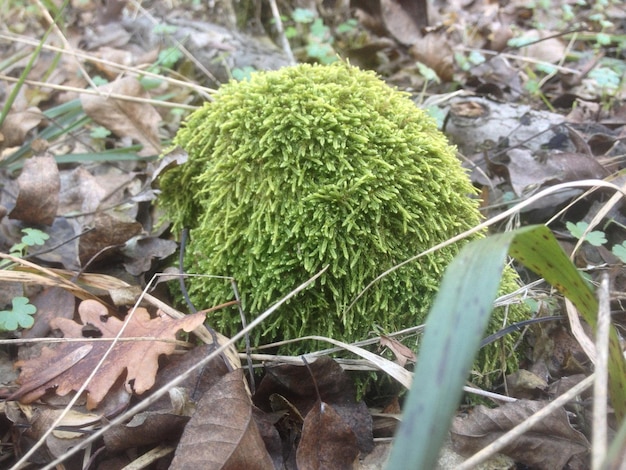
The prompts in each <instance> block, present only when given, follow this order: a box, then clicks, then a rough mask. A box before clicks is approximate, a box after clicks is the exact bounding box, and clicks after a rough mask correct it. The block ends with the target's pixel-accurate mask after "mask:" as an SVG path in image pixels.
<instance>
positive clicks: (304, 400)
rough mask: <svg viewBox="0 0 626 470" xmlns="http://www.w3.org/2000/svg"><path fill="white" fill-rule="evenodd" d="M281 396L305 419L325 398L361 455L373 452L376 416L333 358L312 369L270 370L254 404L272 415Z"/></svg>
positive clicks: (278, 367)
mask: <svg viewBox="0 0 626 470" xmlns="http://www.w3.org/2000/svg"><path fill="white" fill-rule="evenodd" d="M314 380H315V383H316V384H317V389H316V387H315V384H314V383H313V381H314ZM318 390H319V396H318V393H317V391H318ZM278 395H280V396H281V397H282V400H284V401H285V402H287V403H289V404H290V405H291V406H293V407H295V408H296V409H297V411H298V412H299V413H300V415H301V416H304V417H305V418H306V416H307V414H308V413H309V412H310V410H311V409H312V408H313V407H314V406H316V404H317V402H318V400H319V399H320V398H321V400H322V401H323V402H324V403H327V404H329V405H331V406H332V407H333V409H334V410H335V412H337V413H338V414H339V415H340V416H341V418H342V419H343V421H344V422H345V423H347V424H348V426H350V428H351V430H352V432H353V433H354V434H355V436H356V438H357V444H358V446H359V449H360V450H361V452H362V453H364V454H366V453H368V452H370V451H371V450H372V448H373V437H372V417H371V415H370V413H369V411H368V409H367V407H366V405H365V403H363V402H362V401H361V402H357V401H356V391H355V387H354V384H353V382H352V380H351V379H350V377H349V376H348V375H347V374H346V372H345V371H344V370H343V369H342V368H341V366H340V365H339V364H337V363H336V362H335V361H334V360H333V359H331V358H329V357H320V358H318V359H316V360H315V362H312V363H311V364H309V367H305V366H294V365H281V366H276V367H268V368H267V373H266V374H265V376H264V377H263V380H262V381H261V383H260V384H259V387H258V388H257V392H256V394H255V395H254V397H253V400H254V403H255V404H256V405H257V406H258V407H259V408H260V409H262V410H264V411H267V412H270V411H272V409H273V408H272V404H271V402H272V397H273V396H274V397H276V396H278Z"/></svg>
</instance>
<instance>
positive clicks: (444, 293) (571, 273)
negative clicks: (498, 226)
mask: <svg viewBox="0 0 626 470" xmlns="http://www.w3.org/2000/svg"><path fill="white" fill-rule="evenodd" d="M507 252H508V253H509V254H511V255H512V256H514V257H516V258H517V259H518V260H519V261H520V262H522V263H523V264H525V265H526V266H527V267H528V268H529V269H531V270H533V271H535V272H536V273H537V274H539V275H541V276H542V277H544V278H545V279H546V281H548V282H549V283H551V284H552V285H554V287H556V288H557V289H558V290H559V291H560V292H561V293H562V294H563V295H565V296H566V297H567V298H569V299H570V300H571V301H572V303H573V304H574V305H575V306H576V307H577V308H578V309H579V311H580V312H581V314H582V315H583V316H584V318H585V320H586V321H587V322H588V323H589V324H590V325H592V326H595V324H596V315H597V310H598V303H597V300H596V298H595V297H594V294H593V291H592V289H591V287H590V285H589V284H588V283H587V282H586V281H585V279H584V278H583V277H582V276H581V275H580V273H579V272H578V270H577V269H576V267H575V266H574V265H573V264H572V262H571V261H570V260H569V258H568V257H567V255H566V254H565V252H564V251H563V250H562V248H561V247H560V245H559V244H558V242H557V241H556V239H555V238H554V236H553V235H552V233H551V232H550V230H549V229H548V228H547V227H545V226H531V227H524V228H521V229H518V230H515V231H512V232H507V233H502V234H498V235H494V236H490V237H488V238H485V239H482V240H477V241H474V242H472V243H470V244H468V245H466V246H465V247H464V248H463V249H462V250H461V252H460V253H459V255H458V256H457V257H456V258H455V260H454V261H453V262H452V263H451V264H450V265H449V266H448V269H447V270H446V273H445V276H444V278H443V280H442V284H441V288H440V291H439V294H438V295H437V298H436V299H435V302H434V304H433V307H432V309H431V312H430V314H429V316H428V318H427V320H426V328H425V332H424V338H423V341H422V344H421V346H420V356H419V361H418V364H417V369H416V371H415V378H414V380H413V385H412V387H411V390H410V392H409V396H408V399H407V402H406V408H405V411H404V414H403V421H402V424H401V426H400V428H399V429H398V433H397V435H396V441H395V443H394V447H393V450H392V453H391V456H390V460H389V463H388V469H393V470H395V469H407V468H416V469H425V468H434V466H435V463H436V461H437V457H438V455H439V449H440V448H441V445H442V443H443V440H444V438H445V436H446V433H447V431H448V428H449V425H450V421H451V419H452V417H453V416H454V413H455V411H456V409H457V407H458V404H459V401H460V399H461V396H462V393H463V392H462V387H463V384H464V382H465V379H466V378H467V376H468V374H469V372H470V369H471V366H472V362H473V359H474V357H475V354H476V352H477V351H478V348H479V344H480V341H481V338H482V336H483V334H484V331H485V329H486V326H487V323H488V320H489V316H490V313H491V310H492V305H493V301H494V299H495V297H496V295H497V291H498V286H499V282H500V277H501V274H502V270H503V266H504V263H505V260H506V255H507ZM609 375H610V392H611V401H612V404H613V407H614V409H615V411H616V413H617V415H618V417H619V418H620V419H622V418H623V416H624V412H625V411H626V410H625V409H624V408H625V407H626V363H625V361H624V358H623V356H622V354H621V348H619V342H618V341H617V335H616V332H615V330H614V329H612V331H611V343H610V357H609Z"/></svg>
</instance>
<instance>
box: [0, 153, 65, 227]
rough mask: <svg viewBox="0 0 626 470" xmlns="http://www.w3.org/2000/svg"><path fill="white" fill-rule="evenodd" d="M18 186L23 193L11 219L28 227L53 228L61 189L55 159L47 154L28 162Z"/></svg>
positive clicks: (18, 199) (30, 159) (18, 197)
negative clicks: (38, 225)
mask: <svg viewBox="0 0 626 470" xmlns="http://www.w3.org/2000/svg"><path fill="white" fill-rule="evenodd" d="M17 184H18V186H19V193H18V195H17V201H16V202H15V207H14V208H13V210H12V211H11V213H10V214H9V217H10V218H12V219H18V220H21V221H22V222H24V223H26V224H44V225H51V224H52V222H53V221H54V218H55V217H56V214H57V208H58V206H59V189H60V188H61V180H60V178H59V169H58V167H57V163H56V161H55V159H54V157H53V156H52V155H51V154H48V153H46V154H44V155H42V156H38V157H31V158H29V159H28V160H26V161H25V162H24V167H23V168H22V173H21V174H20V176H19V177H18V179H17Z"/></svg>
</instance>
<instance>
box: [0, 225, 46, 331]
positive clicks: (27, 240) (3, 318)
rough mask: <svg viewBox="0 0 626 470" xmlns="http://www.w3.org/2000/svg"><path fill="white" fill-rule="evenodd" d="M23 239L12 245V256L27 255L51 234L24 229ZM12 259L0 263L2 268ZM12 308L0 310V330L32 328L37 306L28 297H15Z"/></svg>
mask: <svg viewBox="0 0 626 470" xmlns="http://www.w3.org/2000/svg"><path fill="white" fill-rule="evenodd" d="M22 233H23V234H24V235H23V236H22V239H21V240H20V242H19V243H16V244H15V245H13V246H12V247H11V249H10V250H9V253H10V254H11V255H12V256H15V257H18V258H21V257H23V256H26V254H27V253H28V249H29V248H30V247H32V246H37V245H38V246H41V245H43V244H44V243H45V242H46V240H47V239H48V238H50V236H49V235H48V234H47V233H45V232H42V231H41V230H39V229H36V228H24V229H22ZM10 264H11V263H10V261H5V262H4V263H2V264H0V268H2V269H4V268H6V267H7V266H9V265H10ZM12 304H13V305H12V308H11V309H10V310H2V311H0V331H14V330H17V329H18V328H30V327H31V326H33V323H34V321H35V320H34V319H33V317H32V315H33V314H34V313H35V312H37V307H35V306H34V305H32V304H31V303H30V302H29V300H28V298H27V297H22V296H18V297H13V300H12Z"/></svg>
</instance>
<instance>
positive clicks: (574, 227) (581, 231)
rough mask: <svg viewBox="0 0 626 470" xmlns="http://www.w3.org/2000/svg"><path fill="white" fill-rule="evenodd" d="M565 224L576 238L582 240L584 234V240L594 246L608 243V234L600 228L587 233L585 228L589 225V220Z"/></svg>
mask: <svg viewBox="0 0 626 470" xmlns="http://www.w3.org/2000/svg"><path fill="white" fill-rule="evenodd" d="M565 226H566V227H567V230H569V233H571V234H572V236H573V237H574V238H578V239H579V240H580V239H581V238H583V236H584V240H585V241H586V242H588V243H589V244H591V245H593V246H602V245H604V244H605V243H606V236H605V235H604V232H601V231H599V230H593V231H591V232H589V233H587V234H586V235H585V230H587V227H589V224H588V223H587V222H578V223H576V224H574V223H573V222H567V224H565Z"/></svg>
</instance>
